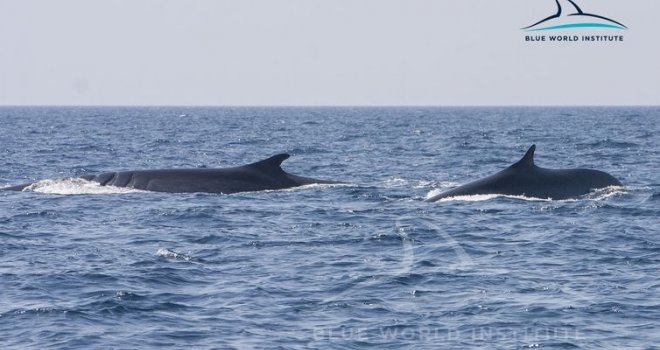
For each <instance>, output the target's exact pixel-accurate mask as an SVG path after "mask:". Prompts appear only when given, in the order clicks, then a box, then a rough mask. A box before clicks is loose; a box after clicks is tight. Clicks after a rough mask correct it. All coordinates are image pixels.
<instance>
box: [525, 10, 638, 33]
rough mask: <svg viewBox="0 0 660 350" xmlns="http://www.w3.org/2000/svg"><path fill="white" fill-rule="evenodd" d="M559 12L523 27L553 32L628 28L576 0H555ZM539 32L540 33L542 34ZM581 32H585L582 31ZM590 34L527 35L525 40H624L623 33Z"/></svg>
mask: <svg viewBox="0 0 660 350" xmlns="http://www.w3.org/2000/svg"><path fill="white" fill-rule="evenodd" d="M555 3H556V4H557V12H556V13H554V14H552V15H550V16H548V17H546V18H544V19H542V20H540V21H538V22H536V23H534V24H532V25H529V26H527V27H524V28H522V30H523V31H525V32H541V33H543V32H553V31H560V30H571V29H572V30H577V29H592V30H595V29H605V30H614V31H618V30H627V29H628V27H627V26H625V25H624V24H623V23H621V22H619V21H616V20H614V19H612V18H609V17H605V16H602V15H599V14H595V13H591V12H585V11H583V10H582V8H581V7H580V6H579V5H578V4H577V3H576V1H574V0H555ZM541 33H539V34H541ZM581 34H585V33H583V32H581ZM587 34H590V35H582V36H579V35H562V36H546V35H536V36H531V35H528V36H525V41H567V42H571V41H623V35H620V34H617V35H602V33H599V34H600V35H598V34H594V33H587Z"/></svg>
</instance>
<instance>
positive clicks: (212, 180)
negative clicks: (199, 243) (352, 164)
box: [3, 154, 336, 194]
mask: <svg viewBox="0 0 660 350" xmlns="http://www.w3.org/2000/svg"><path fill="white" fill-rule="evenodd" d="M288 158H289V155H288V154H278V155H275V156H272V157H270V158H268V159H264V160H262V161H259V162H256V163H252V164H248V165H243V166H238V167H233V168H221V169H162V170H134V171H121V172H108V173H102V174H99V175H85V176H81V177H80V178H82V179H85V180H88V181H95V182H97V183H99V184H100V185H101V186H117V187H127V188H134V189H138V190H145V191H154V192H171V193H187V192H208V193H223V194H231V193H237V192H251V191H264V190H279V189H286V188H292V187H298V186H303V185H309V184H332V183H336V182H334V181H325V180H318V179H312V178H308V177H301V176H296V175H292V174H289V173H287V172H285V171H284V170H282V167H281V165H282V162H283V161H285V160H286V159H288ZM30 185H32V183H27V184H22V185H18V186H12V187H6V188H3V190H14V191H22V190H24V189H25V188H26V187H28V186H30Z"/></svg>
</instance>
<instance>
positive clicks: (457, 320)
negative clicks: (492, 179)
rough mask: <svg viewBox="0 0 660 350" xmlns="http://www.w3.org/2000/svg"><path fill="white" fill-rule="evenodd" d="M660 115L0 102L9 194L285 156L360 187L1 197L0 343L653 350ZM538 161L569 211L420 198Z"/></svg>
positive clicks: (500, 201) (0, 148)
mask: <svg viewBox="0 0 660 350" xmlns="http://www.w3.org/2000/svg"><path fill="white" fill-rule="evenodd" d="M659 117H660V109H658V108H174V107H171V108H170V107H168V108H9V107H5V108H0V125H1V128H0V164H2V166H1V167H0V186H5V185H10V184H19V183H24V182H29V181H35V180H42V179H53V180H55V179H61V178H66V177H69V176H77V175H82V174H91V173H98V172H103V171H115V170H130V169H150V168H173V167H202V166H205V167H226V166H234V165H242V164H246V163H250V162H253V161H257V160H260V159H263V158H266V157H269V156H271V155H273V154H276V153H280V152H288V153H290V154H291V155H292V157H291V158H290V159H289V160H288V161H286V162H285V163H284V166H283V167H284V169H285V170H286V171H288V172H291V173H294V174H298V175H303V176H309V177H315V178H321V179H333V180H341V181H345V182H347V183H348V184H347V185H341V186H328V185H323V186H320V185H319V186H308V187H303V188H298V189H292V190H285V191H266V192H257V193H243V194H234V195H213V194H165V193H149V192H134V191H128V192H126V191H121V190H119V189H105V188H99V187H94V186H93V185H91V184H85V183H83V184H81V183H78V182H75V181H71V180H56V181H50V182H42V183H41V184H42V186H41V189H40V190H38V191H33V192H7V191H0V347H1V348H3V349H4V348H16V349H92V348H94V349H109V348H116V349H127V348H156V347H162V346H166V347H173V348H194V349H215V348H236V349H252V348H255V349H256V348H259V349H270V348H281V349H316V348H337V349H357V348H373V349H402V348H411V349H439V348H442V349H468V348H484V349H493V348H502V349H520V348H536V347H538V348H546V349H623V348H628V349H658V347H657V344H658V343H660V332H659V331H658V330H659V329H660V282H659V281H658V277H657V276H658V271H659V270H660V225H659V224H660V221H659V220H658V217H659V214H660V181H659V179H658V164H660V136H659V135H660V118H659ZM533 143H535V144H537V151H536V162H537V164H538V165H540V166H544V167H550V168H571V167H588V168H595V169H600V170H604V171H607V172H609V173H611V174H612V175H614V176H615V177H617V178H619V179H620V180H621V181H622V182H623V183H624V184H625V189H623V190H621V189H618V190H615V189H610V190H606V191H603V192H601V193H595V194H593V195H589V196H586V197H585V198H581V199H578V200H571V201H543V200H531V199H524V198H507V197H495V198H490V197H485V198H480V197H475V198H468V199H467V200H450V201H442V202H439V203H426V202H424V201H423V200H424V198H426V197H427V196H429V195H430V194H433V193H437V191H439V190H442V189H446V188H450V187H452V186H456V185H458V184H461V183H464V182H467V181H471V180H473V179H476V178H479V177H481V176H484V175H488V174H491V173H493V172H495V171H498V170H500V169H502V168H504V167H506V166H508V165H510V164H511V163H513V162H515V161H517V160H518V159H519V158H520V157H522V155H523V154H524V152H525V151H526V150H527V148H528V147H529V146H530V145H531V144H533Z"/></svg>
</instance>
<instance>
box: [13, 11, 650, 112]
mask: <svg viewBox="0 0 660 350" xmlns="http://www.w3.org/2000/svg"><path fill="white" fill-rule="evenodd" d="M575 1H577V2H578V3H579V5H580V6H581V8H582V9H583V10H585V12H587V11H589V12H593V13H597V14H599V15H604V16H607V17H612V18H614V19H616V20H617V21H620V22H622V23H624V24H625V25H626V26H627V27H628V28H629V29H628V30H604V29H577V30H572V31H563V32H556V33H546V35H548V34H553V35H554V34H560V33H563V34H569V35H574V34H577V35H583V34H590V35H591V34H597V35H623V36H624V41H623V42H616V43H604V42H600V43H575V42H571V43H566V42H564V43H548V42H545V43H540V42H526V41H525V35H530V34H532V33H530V32H525V31H523V30H521V28H522V27H525V26H527V25H530V24H532V23H534V22H536V21H538V20H540V19H542V18H545V17H547V16H549V15H551V14H552V13H554V12H556V5H555V3H554V0H104V1H100V0H58V1H52V0H0V105H206V106H208V105H211V106H222V105H231V106H240V105H249V106H255V105H266V106H278V105H288V106H291V105H301V106H317V105H350V106H362V105H365V106H374V105H387V106H396V105H433V106H461V105H466V106H471V105H660V63H658V62H660V37H659V35H660V29H659V28H658V18H659V15H660V1H658V0H575ZM532 35H538V33H533V34H532Z"/></svg>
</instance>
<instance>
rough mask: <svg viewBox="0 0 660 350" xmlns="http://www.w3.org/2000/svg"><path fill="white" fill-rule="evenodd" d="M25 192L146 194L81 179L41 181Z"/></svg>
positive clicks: (27, 188) (132, 189)
mask: <svg viewBox="0 0 660 350" xmlns="http://www.w3.org/2000/svg"><path fill="white" fill-rule="evenodd" d="M23 191H31V192H38V193H48V194H115V193H135V192H145V191H141V190H136V189H134V188H126V187H115V186H101V185H100V184H99V183H97V182H94V181H87V180H84V179H81V178H63V179H54V180H52V179H48V180H41V181H38V182H35V183H33V184H32V185H30V186H28V187H26V188H25V189H23Z"/></svg>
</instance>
